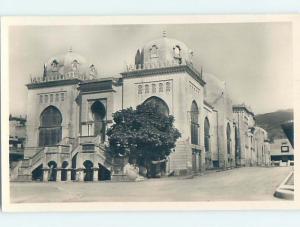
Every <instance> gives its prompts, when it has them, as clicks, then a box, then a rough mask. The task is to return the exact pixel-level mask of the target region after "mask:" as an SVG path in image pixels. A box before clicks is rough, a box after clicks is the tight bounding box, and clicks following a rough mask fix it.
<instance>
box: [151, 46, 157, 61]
mask: <svg viewBox="0 0 300 227" xmlns="http://www.w3.org/2000/svg"><path fill="white" fill-rule="evenodd" d="M157 50H158V48H157V46H156V45H152V47H151V49H150V58H157V57H158V54H157Z"/></svg>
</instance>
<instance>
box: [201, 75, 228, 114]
mask: <svg viewBox="0 0 300 227" xmlns="http://www.w3.org/2000/svg"><path fill="white" fill-rule="evenodd" d="M203 80H204V81H205V83H206V84H205V86H204V100H205V101H206V102H207V103H208V104H210V105H211V106H213V107H214V108H215V109H217V110H219V111H223V112H224V113H225V115H226V116H227V117H228V119H232V100H231V98H230V96H229V93H228V90H227V86H226V83H225V81H221V80H219V79H218V78H217V77H216V76H214V75H213V74H209V73H203Z"/></svg>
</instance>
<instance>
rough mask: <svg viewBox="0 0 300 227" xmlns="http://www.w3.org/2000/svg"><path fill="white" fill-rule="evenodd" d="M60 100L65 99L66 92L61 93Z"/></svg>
mask: <svg viewBox="0 0 300 227" xmlns="http://www.w3.org/2000/svg"><path fill="white" fill-rule="evenodd" d="M60 100H61V101H62V102H63V101H65V94H64V93H61V94H60Z"/></svg>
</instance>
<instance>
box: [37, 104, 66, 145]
mask: <svg viewBox="0 0 300 227" xmlns="http://www.w3.org/2000/svg"><path fill="white" fill-rule="evenodd" d="M61 123H62V116H61V113H60V111H59V110H58V109H57V108H56V107H54V106H49V107H47V108H46V109H45V110H44V111H43V112H42V114H41V116H40V128H39V146H42V147H43V146H52V145H55V144H57V143H59V142H60V141H61V139H62V130H61Z"/></svg>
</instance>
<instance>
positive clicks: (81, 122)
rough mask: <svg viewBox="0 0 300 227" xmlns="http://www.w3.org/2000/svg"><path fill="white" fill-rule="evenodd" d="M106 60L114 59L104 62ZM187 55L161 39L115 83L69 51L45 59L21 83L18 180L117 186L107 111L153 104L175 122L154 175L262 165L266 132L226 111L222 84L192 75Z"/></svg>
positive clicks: (241, 112) (119, 167)
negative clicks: (24, 104) (24, 100)
mask: <svg viewBox="0 0 300 227" xmlns="http://www.w3.org/2000/svg"><path fill="white" fill-rule="evenodd" d="M111 57H113V56H111ZM192 58H193V51H192V50H190V49H189V48H188V47H187V46H186V45H185V44H184V43H182V42H180V41H178V40H175V39H170V38H167V37H166V35H165V34H164V35H163V37H161V38H158V39H155V40H152V41H150V42H148V43H146V44H145V45H144V46H143V47H142V48H141V49H138V50H137V52H136V55H135V58H134V62H135V64H134V65H132V66H128V67H127V69H126V70H125V71H124V72H121V73H120V75H118V76H117V77H103V76H101V79H100V76H99V75H98V74H97V70H96V68H95V66H94V65H93V64H89V63H88V61H87V60H86V59H85V58H84V57H82V56H81V55H79V54H77V53H75V52H73V51H72V50H69V51H68V52H67V53H65V54H63V55H59V56H54V57H51V58H50V59H49V60H48V61H47V62H46V64H45V65H44V74H43V76H40V77H35V78H32V79H31V81H30V83H29V84H27V88H28V98H29V100H30V102H28V105H29V106H28V108H27V110H28V112H27V143H26V148H25V154H24V161H23V162H22V166H21V171H20V174H19V179H22V180H43V181H56V180H57V181H70V180H73V181H100V180H110V179H113V180H118V179H120V178H122V177H123V175H124V163H123V162H121V161H120V160H118V159H115V158H112V157H110V156H109V154H107V152H106V148H105V144H107V139H108V138H107V136H106V130H107V128H108V127H110V126H111V125H112V123H113V121H112V120H113V118H112V113H114V112H116V111H119V110H122V109H123V108H128V107H133V108H135V107H136V106H137V105H140V104H143V103H148V102H152V103H155V104H156V106H157V107H158V109H159V110H160V111H161V112H162V113H163V114H171V115H173V116H174V117H175V122H174V125H175V127H176V128H177V129H178V130H179V131H180V132H181V138H179V139H178V141H177V142H176V147H175V152H173V153H171V155H170V156H169V157H168V159H167V160H166V162H164V163H161V164H160V165H161V166H160V169H162V170H163V172H166V173H167V174H174V175H184V174H196V173H199V172H203V171H205V170H207V169H212V168H222V169H226V168H232V167H235V166H245V165H247V166H248V165H267V163H268V161H267V160H265V159H266V158H267V156H266V154H268V150H267V149H268V146H267V143H268V142H267V134H266V132H265V131H264V130H262V129H260V128H257V127H255V121H254V114H253V112H251V111H249V109H248V108H246V107H243V106H234V107H233V106H232V100H231V98H230V96H229V94H228V90H227V87H226V83H225V82H224V81H220V80H219V79H218V78H217V77H216V76H214V75H212V74H208V73H205V72H203V70H202V69H200V70H199V69H196V68H195V67H194V66H193V62H192Z"/></svg>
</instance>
